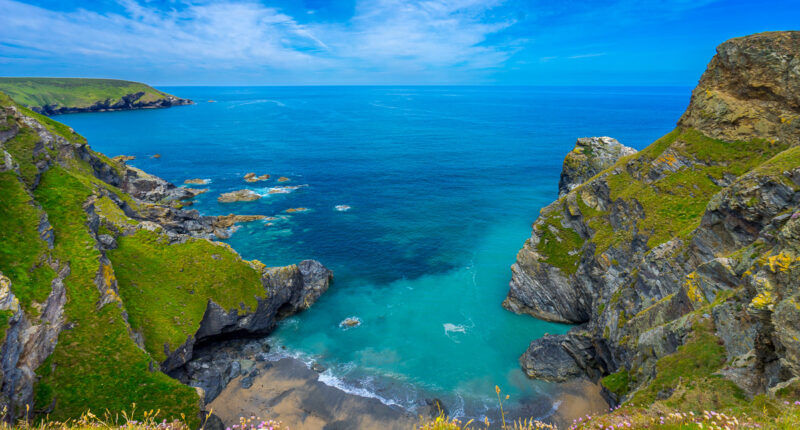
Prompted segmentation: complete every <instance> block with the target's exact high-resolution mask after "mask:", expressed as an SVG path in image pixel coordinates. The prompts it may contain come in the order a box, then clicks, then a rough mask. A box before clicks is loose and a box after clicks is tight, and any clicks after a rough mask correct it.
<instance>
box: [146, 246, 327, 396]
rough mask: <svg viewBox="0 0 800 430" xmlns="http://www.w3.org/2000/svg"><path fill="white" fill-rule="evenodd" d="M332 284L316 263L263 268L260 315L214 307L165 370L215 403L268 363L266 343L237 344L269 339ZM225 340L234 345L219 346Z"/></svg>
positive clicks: (259, 305) (308, 262) (170, 360)
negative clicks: (231, 385) (254, 364)
mask: <svg viewBox="0 0 800 430" xmlns="http://www.w3.org/2000/svg"><path fill="white" fill-rule="evenodd" d="M332 279H333V273H332V272H331V271H330V270H328V269H326V268H325V267H324V266H323V265H322V264H320V263H319V262H318V261H314V260H305V261H303V262H301V263H300V264H298V265H292V266H287V267H273V268H264V269H263V277H262V281H263V283H264V288H265V289H266V290H267V291H268V294H267V299H266V300H263V301H259V304H258V308H257V309H256V310H255V312H253V313H247V314H244V315H240V314H239V312H237V310H232V311H225V310H224V309H222V308H221V307H220V306H219V305H217V304H215V303H213V302H209V304H208V308H207V309H206V313H205V315H204V316H203V320H202V322H201V323H200V329H199V330H198V331H197V333H196V335H195V337H194V338H193V339H190V340H189V341H187V344H186V345H184V346H183V347H182V348H179V349H178V350H176V351H175V352H174V353H173V355H171V356H170V357H169V358H168V359H167V360H166V361H165V362H164V363H162V368H163V369H164V371H165V372H168V373H169V374H170V375H171V376H173V377H175V378H176V379H178V380H180V381H182V382H184V383H186V384H189V385H192V386H195V387H199V388H202V389H203V390H204V392H205V401H206V402H211V401H212V400H214V398H216V396H217V395H218V394H219V393H220V392H221V391H222V389H223V388H225V386H226V385H227V384H228V382H230V381H231V380H232V379H233V378H235V377H237V376H239V375H240V374H241V375H243V376H255V374H251V373H250V372H251V370H252V362H253V360H258V361H263V360H265V358H264V355H263V353H265V352H267V351H268V350H269V347H268V346H267V343H266V340H263V339H262V340H254V341H249V342H248V341H240V340H236V338H237V337H238V338H241V337H242V335H245V336H244V337H248V338H249V337H253V336H255V335H258V334H267V333H269V332H270V331H272V329H273V328H274V327H275V324H276V323H277V321H278V320H279V319H282V318H285V317H287V316H290V315H293V314H295V313H297V312H300V311H302V310H305V309H308V307H309V306H311V305H312V304H313V303H314V302H315V301H316V300H317V299H318V298H319V297H320V296H321V295H322V293H324V292H325V291H327V289H328V285H329V284H330V281H331V280H332ZM225 338H232V339H233V340H232V341H227V342H220V339H225ZM198 344H199V345H200V347H199V348H198V350H197V351H198V353H197V354H196V353H195V352H194V351H195V345H198ZM237 345H238V346H237Z"/></svg>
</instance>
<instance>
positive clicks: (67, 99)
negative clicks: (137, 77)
mask: <svg viewBox="0 0 800 430" xmlns="http://www.w3.org/2000/svg"><path fill="white" fill-rule="evenodd" d="M0 91H3V92H5V93H6V94H8V95H9V96H10V97H11V98H12V99H14V100H15V101H16V102H17V103H20V104H22V105H25V106H27V107H28V108H30V109H32V110H34V111H36V112H39V113H45V114H48V115H52V114H58V113H69V112H83V111H101V110H125V109H137V108H151V107H168V106H172V105H177V104H189V103H191V101H189V100H185V99H181V98H178V97H175V96H173V95H171V94H167V93H165V92H162V91H159V90H157V89H155V88H153V87H151V86H149V85H146V84H142V83H139V82H131V81H121V80H116V79H88V78H0Z"/></svg>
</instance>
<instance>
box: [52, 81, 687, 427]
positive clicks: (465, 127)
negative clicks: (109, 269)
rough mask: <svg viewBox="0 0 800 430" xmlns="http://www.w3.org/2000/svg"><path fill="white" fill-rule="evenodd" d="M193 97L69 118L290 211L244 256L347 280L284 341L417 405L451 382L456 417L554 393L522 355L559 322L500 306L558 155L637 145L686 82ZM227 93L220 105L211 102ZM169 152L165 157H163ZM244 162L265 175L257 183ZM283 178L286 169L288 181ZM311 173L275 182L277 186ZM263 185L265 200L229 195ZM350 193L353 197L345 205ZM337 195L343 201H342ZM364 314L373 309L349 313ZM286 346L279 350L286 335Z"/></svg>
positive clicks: (244, 209) (178, 175) (258, 209)
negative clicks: (601, 145)
mask: <svg viewBox="0 0 800 430" xmlns="http://www.w3.org/2000/svg"><path fill="white" fill-rule="evenodd" d="M162 89H163V90H165V91H168V92H170V93H172V94H175V95H177V96H180V97H188V98H191V99H193V100H195V101H197V102H198V104H197V105H194V106H186V107H176V108H171V109H161V110H144V111H129V112H113V113H95V114H73V115H63V116H59V117H57V118H56V119H58V120H59V121H62V122H64V123H66V124H69V125H70V126H72V127H74V128H75V129H76V130H77V131H78V132H80V133H82V134H83V135H85V136H86V137H87V138H88V139H89V142H90V144H91V145H92V147H93V148H94V149H96V150H99V151H102V152H104V153H106V154H108V155H110V156H114V155H118V154H126V155H134V156H137V159H136V160H135V161H132V162H131V163H130V164H132V165H135V166H137V167H140V168H143V169H145V170H146V171H148V172H150V173H153V174H156V175H158V176H161V177H163V178H165V179H167V180H170V181H172V182H175V183H176V184H180V183H182V182H183V181H184V180H185V179H188V178H208V179H211V183H210V184H208V185H203V186H202V187H204V188H205V187H208V188H210V192H209V193H207V194H204V195H201V196H200V197H199V198H198V199H197V203H196V204H195V206H194V207H195V208H196V209H198V210H200V211H201V212H202V213H204V214H209V215H220V214H227V213H231V212H233V213H238V214H264V215H282V214H283V215H285V213H284V212H283V211H285V210H286V209H289V208H296V207H304V208H308V209H309V210H308V211H306V212H302V213H294V214H291V215H287V216H286V217H285V218H281V219H278V220H275V221H271V222H272V224H273V225H266V223H264V222H255V223H250V224H244V225H242V227H241V228H240V229H239V230H238V231H237V232H236V233H235V234H234V235H233V237H232V238H231V239H230V240H229V243H230V244H231V245H232V246H233V247H234V248H235V249H236V250H237V251H239V253H241V254H242V256H243V257H244V258H247V259H251V258H257V259H259V260H261V261H262V262H264V263H265V264H267V265H285V264H290V263H294V262H297V261H299V260H302V259H305V258H314V259H317V260H320V261H322V262H323V263H324V264H325V265H326V266H328V267H329V268H331V269H332V270H334V272H335V276H336V279H335V282H334V284H333V285H332V287H331V289H330V290H329V292H328V293H326V294H325V295H324V296H323V297H322V298H321V299H320V300H319V302H317V304H315V305H314V306H313V307H312V308H311V309H310V310H309V311H307V312H304V313H303V314H300V315H297V316H295V317H292V318H289V319H288V320H286V321H284V322H283V323H282V324H281V325H280V327H279V329H278V330H277V331H276V333H275V334H274V335H272V337H273V339H274V344H275V345H276V347H277V348H275V350H276V351H282V352H283V353H285V354H288V355H294V356H299V357H302V358H304V359H307V360H316V361H319V362H320V363H322V364H323V365H325V366H326V367H328V368H329V370H328V371H326V372H325V374H323V379H324V380H325V381H326V382H327V383H329V384H333V385H339V386H342V387H343V388H346V389H348V390H350V391H353V392H359V393H362V394H367V395H371V396H376V397H379V398H381V399H382V400H383V401H384V402H387V403H397V404H401V405H404V406H413V405H415V404H419V403H420V402H421V399H423V398H425V397H433V396H435V397H440V398H442V399H443V400H444V403H445V404H446V405H448V406H449V407H450V409H451V412H452V413H457V414H465V415H468V416H480V415H481V414H482V413H483V412H484V411H485V410H486V409H487V408H490V407H494V406H495V404H496V397H495V393H494V387H495V385H499V386H500V387H501V388H502V389H503V390H504V392H505V393H507V394H510V395H511V400H510V401H509V402H510V403H511V404H510V405H509V406H510V407H513V406H514V405H515V402H526V403H528V404H530V403H541V406H542V408H541V409H542V410H544V411H546V410H548V409H549V406H550V404H551V403H552V396H553V390H552V386H550V385H548V384H544V383H541V382H536V381H531V380H528V379H527V378H526V377H525V376H524V375H523V373H522V372H521V371H520V370H519V366H518V363H517V358H518V357H519V355H520V354H521V353H522V352H523V351H524V350H525V348H526V347H527V345H528V343H529V342H530V341H531V340H532V339H534V338H536V337H538V336H541V335H542V334H544V333H547V332H549V333H561V332H565V331H566V330H568V328H569V327H567V326H564V325H558V324H552V323H545V322H542V321H538V320H535V319H533V318H531V317H527V316H519V315H514V314H512V313H510V312H507V311H505V310H504V309H503V308H501V306H500V303H501V302H502V300H503V298H504V297H505V294H506V292H507V289H508V281H509V279H510V270H509V266H510V265H511V264H512V263H513V262H514V256H515V254H516V252H517V250H518V249H519V248H520V247H521V246H522V244H523V242H524V241H525V239H527V238H528V237H529V236H530V224H531V223H532V222H533V220H535V218H536V216H537V214H538V211H539V209H540V208H541V207H543V206H545V205H546V204H548V203H549V202H550V201H552V200H554V199H555V198H556V197H557V183H558V176H559V172H560V170H561V162H562V160H563V157H564V155H565V154H566V153H567V152H568V151H570V150H571V149H572V147H573V145H574V142H575V139H576V138H577V137H580V136H592V135H608V136H612V137H616V138H617V139H619V140H620V141H621V142H622V143H624V144H626V145H629V146H633V147H635V148H637V149H641V148H643V147H644V146H646V145H647V144H649V143H650V142H652V141H653V140H655V139H656V138H658V137H660V136H661V135H663V134H665V133H666V132H668V131H669V130H671V129H672V128H673V127H674V124H675V122H676V121H677V119H678V117H679V115H680V113H681V112H682V111H683V109H684V108H685V106H686V105H687V103H688V100H689V94H690V89H689V88H676V87H672V88H640V87H628V88H612V87H604V88H576V87H522V88H520V87H175V88H162ZM212 99H213V100H215V101H216V102H215V103H209V102H208V100H212ZM155 153H159V154H161V158H159V159H154V158H150V156H151V155H152V154H155ZM247 172H255V173H256V174H259V175H260V174H264V173H268V174H271V175H272V178H271V179H270V180H269V181H266V182H260V183H253V184H249V183H246V182H244V181H243V180H242V176H243V175H244V174H245V173H247ZM279 176H286V177H288V178H290V181H289V182H287V183H281V184H278V183H277V182H276V179H277V178H278V177H279ZM297 185H306V186H303V187H300V188H297V189H293V190H286V191H291V192H288V193H273V194H270V193H269V190H270V188H273V187H277V186H297ZM241 188H250V189H253V190H255V191H256V192H259V193H261V194H263V195H264V197H263V198H262V199H260V200H258V201H256V202H247V203H229V204H220V203H217V201H216V196H217V195H219V193H221V192H227V191H232V190H236V189H241ZM337 205H347V206H350V209H349V210H336V206H337ZM340 209H341V208H340ZM351 316H354V317H358V318H359V319H360V320H361V322H362V324H361V325H360V326H358V327H354V328H348V329H343V328H341V327H339V323H340V322H341V321H342V320H344V319H345V318H347V317H351ZM280 346H285V347H286V349H282V348H280Z"/></svg>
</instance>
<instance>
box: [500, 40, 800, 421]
mask: <svg viewBox="0 0 800 430" xmlns="http://www.w3.org/2000/svg"><path fill="white" fill-rule="evenodd" d="M595 141H596V143H597V144H602V145H603V146H605V147H607V148H608V149H609V150H608V151H607V152H610V153H612V154H613V155H612V156H610V157H606V158H605V161H606V162H607V165H605V166H602V169H599V170H598V168H597V166H596V165H594V164H591V163H589V161H591V160H589V159H587V158H586V157H584V158H582V159H578V160H575V157H574V155H572V154H571V155H570V156H568V157H567V160H565V174H564V175H566V176H567V177H574V176H576V175H574V174H572V173H570V172H575V171H582V170H585V171H590V172H593V174H591V175H589V174H586V175H583V176H580V180H579V181H580V182H581V183H579V184H578V183H577V182H579V181H571V184H567V186H561V185H560V191H561V195H560V197H559V199H558V200H557V201H555V202H553V203H552V204H550V205H548V206H547V207H545V208H544V209H542V211H541V214H540V216H539V218H538V219H537V220H536V222H535V223H534V225H533V234H532V236H531V238H530V239H528V241H527V242H526V243H525V245H524V247H523V248H522V249H521V250H520V251H519V253H518V255H517V260H516V262H515V264H514V265H513V266H512V280H511V283H510V290H509V293H508V297H507V298H506V300H505V302H504V303H503V305H504V306H505V307H506V308H508V309H510V310H512V311H514V312H517V313H527V314H530V315H533V316H534V317H537V318H541V319H545V320H549V321H558V322H564V323H570V324H575V325H576V326H575V327H574V328H573V329H572V330H571V331H570V332H569V333H567V334H565V335H555V336H553V335H548V336H545V337H543V338H540V339H536V340H534V341H533V342H532V343H531V345H530V347H529V349H528V350H527V351H526V352H525V354H523V356H522V357H521V358H520V363H521V365H522V367H523V369H524V370H525V371H526V373H527V374H528V375H529V376H531V377H534V378H541V379H546V380H553V381H565V380H568V379H571V378H575V377H580V376H588V377H590V378H592V379H594V380H600V381H601V382H602V384H603V386H604V387H605V392H606V394H607V396H608V398H609V400H611V401H612V403H618V402H626V401H630V402H633V403H636V404H637V405H642V406H644V405H647V404H651V403H653V402H660V403H662V404H664V405H667V406H671V407H676V406H678V405H682V404H683V405H684V407H686V406H685V405H686V404H689V406H688V407H690V408H691V407H693V406H698V405H699V406H698V408H700V410H702V408H705V407H708V408H709V410H712V409H710V408H712V407H721V406H720V405H726V406H731V405H736V404H739V403H737V402H743V401H746V399H749V398H752V396H756V395H760V394H762V393H769V394H771V395H781V394H786V393H793V392H795V390H796V389H797V388H796V387H798V386H800V385H798V382H800V341H798V337H799V336H798V334H799V333H800V310H798V309H800V305H799V304H798V303H800V295H798V294H800V193H799V192H798V191H800V32H773V33H762V34H756V35H752V36H747V37H742V38H737V39H732V40H729V41H727V42H725V43H723V44H721V45H720V46H719V47H718V48H717V54H716V55H715V56H714V57H713V59H712V60H711V62H710V63H709V65H708V68H707V70H706V72H705V73H704V74H703V76H702V78H701V79H700V82H699V85H698V86H697V88H696V89H695V90H694V91H693V93H692V97H691V101H690V104H689V107H688V108H687V110H686V112H685V113H684V114H683V116H682V117H681V118H680V120H679V122H678V125H677V128H676V129H675V130H673V131H672V132H670V133H668V134H667V135H665V136H664V137H662V138H661V139H659V140H657V141H656V142H654V143H652V144H651V145H650V146H648V147H646V148H645V149H643V150H641V151H639V152H636V153H633V152H632V151H625V152H624V153H623V152H620V151H619V150H618V149H619V148H618V147H617V146H616V145H614V144H613V142H610V141H599V140H595ZM582 148H583V145H582V144H581V142H579V145H578V147H577V148H576V150H579V151H581V152H582V151H583V150H582ZM595 152H596V151H595ZM592 169H595V170H594V171H593V170H592ZM564 175H562V182H563V181H564ZM698 390H703V391H705V392H706V394H698V393H699V391H698ZM709 393H711V394H709ZM703 396H705V397H703ZM712 398H713V401H712V400H709V399H712ZM692 402H694V403H692ZM703 402H706V403H703ZM709 402H711V403H709ZM709 404H711V406H709ZM715 405H716V406H715Z"/></svg>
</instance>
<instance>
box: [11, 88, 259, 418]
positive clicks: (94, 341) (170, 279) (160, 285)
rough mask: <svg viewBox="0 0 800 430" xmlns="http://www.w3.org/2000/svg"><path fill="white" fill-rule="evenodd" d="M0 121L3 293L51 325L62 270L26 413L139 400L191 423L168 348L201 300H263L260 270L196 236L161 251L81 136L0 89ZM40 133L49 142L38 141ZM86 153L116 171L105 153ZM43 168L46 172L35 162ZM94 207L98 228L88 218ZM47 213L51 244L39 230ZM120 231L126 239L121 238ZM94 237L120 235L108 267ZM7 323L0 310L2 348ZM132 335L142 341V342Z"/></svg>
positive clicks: (191, 401)
mask: <svg viewBox="0 0 800 430" xmlns="http://www.w3.org/2000/svg"><path fill="white" fill-rule="evenodd" d="M11 107H14V108H15V109H16V111H17V112H21V115H25V116H27V117H29V118H33V119H35V120H37V121H39V123H40V124H42V125H43V127H44V131H42V130H40V131H38V132H37V131H36V130H34V129H33V128H31V127H30V126H29V125H28V124H26V122H25V121H23V120H22V118H21V115H20V114H19V113H14V110H13V109H11ZM0 114H3V115H5V117H4V119H5V122H4V123H3V124H4V125H3V127H4V128H5V130H14V129H16V130H17V132H16V135H15V136H14V137H12V138H11V139H10V140H8V141H6V142H4V143H2V144H0V156H4V155H3V152H5V153H8V154H9V155H10V156H11V157H12V159H13V163H14V165H15V167H16V169H11V170H5V171H1V172H0V201H1V202H2V204H0V273H2V274H3V275H4V276H6V277H8V278H9V279H10V280H11V292H12V293H13V294H14V295H15V296H16V297H17V299H18V300H19V302H20V306H21V309H22V310H21V312H24V315H25V317H26V318H27V319H28V321H30V322H31V324H33V325H34V326H36V325H39V324H44V325H46V324H47V323H46V322H44V321H42V320H40V318H42V317H43V315H42V314H43V312H44V310H43V306H42V304H43V303H44V302H45V301H46V300H47V298H48V296H49V295H50V294H51V290H52V284H51V282H53V280H54V279H55V278H56V276H57V272H61V273H64V274H65V278H64V279H63V283H64V287H65V290H66V304H65V305H64V309H63V311H64V316H65V319H66V321H65V322H66V324H65V326H64V328H63V329H62V330H61V332H60V334H59V335H58V341H57V343H56V345H55V349H54V350H53V352H52V354H51V355H50V356H49V358H47V360H46V361H44V363H42V364H41V365H40V366H39V367H38V369H36V373H37V375H38V377H39V380H38V383H37V384H36V385H35V387H34V397H35V399H34V400H35V402H34V408H33V413H34V414H40V415H43V414H48V416H49V417H50V418H51V419H59V420H61V419H68V418H75V417H79V416H80V415H81V414H82V413H84V412H85V411H87V410H92V411H97V412H101V411H105V410H109V411H111V412H120V411H126V410H128V411H129V410H130V409H131V405H132V404H133V403H136V405H137V408H138V410H140V411H145V410H150V409H152V410H161V416H162V417H164V418H167V419H173V418H176V419H183V420H185V421H187V422H188V423H189V424H190V426H193V427H196V426H197V425H198V424H199V418H200V417H199V413H200V402H199V398H198V395H197V393H196V392H195V390H194V389H193V388H191V387H188V386H185V385H182V384H181V383H179V382H178V381H176V380H174V379H172V378H170V377H168V376H167V375H165V374H164V373H162V372H160V371H159V368H160V367H159V365H160V363H161V361H163V360H164V358H165V354H164V345H167V346H168V347H169V348H170V349H171V350H173V349H174V348H175V347H176V346H178V345H180V343H181V342H183V341H184V340H185V339H186V337H187V336H190V335H193V334H194V333H195V332H196V330H197V328H198V326H199V323H200V320H201V319H202V316H203V312H204V309H205V306H206V304H207V303H208V301H209V300H213V301H214V302H215V303H218V304H220V305H221V306H223V307H224V308H226V309H229V310H231V309H237V310H239V311H243V310H247V309H252V308H254V307H255V306H256V298H257V297H263V296H264V295H265V294H266V292H265V290H264V288H263V286H262V284H261V280H260V272H259V269H260V267H262V266H263V265H260V264H257V263H251V262H247V261H244V260H242V259H241V258H240V257H239V256H238V254H236V253H235V252H234V251H233V250H232V249H230V248H229V247H227V246H221V245H219V244H213V243H211V242H209V241H207V240H204V239H192V238H190V239H187V240H186V241H185V242H183V243H176V244H169V242H168V241H166V240H164V235H163V233H161V232H160V231H156V232H151V231H146V230H141V229H139V230H138V233H132V232H131V230H130V229H134V230H133V231H134V232H135V231H136V230H135V229H137V226H138V225H139V223H138V222H137V221H136V220H133V219H131V218H128V217H127V216H125V215H124V213H122V211H121V209H120V208H119V207H118V206H117V205H116V203H114V202H113V201H112V200H111V199H109V197H108V196H110V195H114V196H116V197H119V198H120V199H122V200H124V201H127V202H130V203H131V204H132V206H134V207H136V205H138V204H140V203H137V202H134V201H133V200H132V198H131V197H130V196H128V195H127V194H125V193H124V192H123V191H122V190H120V189H118V188H116V187H114V186H112V185H109V184H107V183H105V182H103V181H101V180H99V179H98V178H97V177H95V176H94V173H93V172H94V170H93V167H92V166H91V165H90V164H89V163H88V162H87V161H85V159H84V158H82V157H81V156H79V154H78V153H77V152H76V151H79V148H80V147H81V146H82V145H84V144H85V142H86V141H85V139H84V138H83V137H81V136H79V135H77V134H74V133H73V132H72V131H71V129H69V128H68V127H65V126H63V125H62V124H60V123H57V122H55V121H53V120H51V119H49V118H46V117H44V116H41V115H38V114H36V113H34V112H32V111H30V110H29V109H27V108H25V107H23V106H21V105H19V104H16V103H14V101H12V100H11V99H10V98H9V97H8V96H6V95H5V94H3V93H0ZM41 133H50V135H49V137H47V138H46V139H42V137H41V136H42V135H41ZM44 141H49V142H50V143H45V142H44ZM90 154H92V155H93V156H94V157H96V158H97V159H99V160H100V161H101V162H103V163H107V164H111V165H112V167H115V166H114V165H113V162H112V161H110V160H108V158H106V157H105V156H103V155H102V154H98V153H94V152H91V150H90ZM45 162H46V163H48V164H49V167H47V168H46V169H42V168H40V167H37V166H36V163H40V164H41V163H45ZM0 167H2V165H0ZM116 167H118V166H116ZM141 204H144V203H141ZM92 208H94V209H92ZM92 212H94V213H96V214H97V215H98V216H99V222H98V224H99V225H98V224H93V222H92V221H91V219H92V217H93V216H94V215H92ZM45 216H46V219H47V221H48V222H49V227H48V228H47V229H46V231H49V232H51V233H52V235H53V237H54V240H53V246H52V247H50V246H49V245H48V243H47V242H46V241H45V240H44V239H43V237H42V233H40V231H39V227H40V222H41V220H42V219H44V217H45ZM125 229H128V230H127V231H128V234H130V236H121V235H120V234H121V232H122V231H123V230H125ZM98 233H105V234H114V235H117V236H118V241H119V245H120V246H119V248H118V249H116V250H114V251H113V252H110V253H108V258H109V260H104V258H103V254H104V251H102V250H101V248H100V247H99V245H98V243H97V239H96V235H97V234H98ZM109 261H110V263H108V262H109ZM66 266H69V270H68V271H63V270H62V269H63V268H65V267H66ZM53 267H56V268H57V269H54V268H53ZM116 270H118V272H115V271H116ZM117 285H118V287H117ZM116 288H118V292H117V291H115V289H116ZM108 297H111V298H112V300H110V301H109V300H108ZM10 317H11V313H10V312H7V311H2V312H0V342H2V339H3V338H4V337H5V333H6V331H7V330H8V328H9V322H8V321H9V318H10ZM134 333H141V334H142V337H143V343H144V344H143V345H141V346H140V345H137V342H136V341H135V336H134ZM22 412H23V413H24V412H25V411H24V407H23V410H22Z"/></svg>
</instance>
